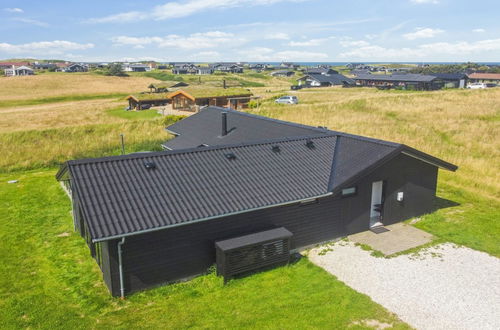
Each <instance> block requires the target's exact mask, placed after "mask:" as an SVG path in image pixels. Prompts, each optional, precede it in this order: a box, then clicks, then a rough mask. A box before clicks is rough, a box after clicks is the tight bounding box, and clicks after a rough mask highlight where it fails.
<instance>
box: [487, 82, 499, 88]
mask: <svg viewBox="0 0 500 330" xmlns="http://www.w3.org/2000/svg"><path fill="white" fill-rule="evenodd" d="M486 87H488V88H492V87H498V85H497V84H495V83H487V84H486Z"/></svg>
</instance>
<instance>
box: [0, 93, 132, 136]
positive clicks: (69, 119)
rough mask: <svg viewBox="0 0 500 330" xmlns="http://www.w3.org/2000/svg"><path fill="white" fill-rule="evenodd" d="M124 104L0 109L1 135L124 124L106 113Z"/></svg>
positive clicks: (105, 101)
mask: <svg viewBox="0 0 500 330" xmlns="http://www.w3.org/2000/svg"><path fill="white" fill-rule="evenodd" d="M125 104H126V101H124V100H119V99H103V100H89V101H75V102H57V103H48V104H40V105H30V106H18V107H9V108H0V133H9V132H19V131H28V130H45V129H51V128H60V127H68V126H80V125H91V124H105V123H115V122H123V121H124V119H121V118H117V117H115V116H109V114H108V110H109V109H112V108H118V107H124V106H125Z"/></svg>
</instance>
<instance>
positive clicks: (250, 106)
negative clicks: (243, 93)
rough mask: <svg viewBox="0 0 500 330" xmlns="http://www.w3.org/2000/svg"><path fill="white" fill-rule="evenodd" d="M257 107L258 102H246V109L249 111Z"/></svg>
mask: <svg viewBox="0 0 500 330" xmlns="http://www.w3.org/2000/svg"><path fill="white" fill-rule="evenodd" d="M258 106H259V102H257V101H256V100H250V102H248V107H249V108H250V109H255V108H257V107H258Z"/></svg>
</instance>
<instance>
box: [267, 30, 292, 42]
mask: <svg viewBox="0 0 500 330" xmlns="http://www.w3.org/2000/svg"><path fill="white" fill-rule="evenodd" d="M264 39H269V40H288V39H290V37H289V36H288V34H286V33H283V32H277V33H270V34H267V35H265V36H264Z"/></svg>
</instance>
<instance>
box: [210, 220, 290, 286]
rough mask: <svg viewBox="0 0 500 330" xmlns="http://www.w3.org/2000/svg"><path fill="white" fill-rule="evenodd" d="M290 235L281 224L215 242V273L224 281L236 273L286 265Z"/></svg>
mask: <svg viewBox="0 0 500 330" xmlns="http://www.w3.org/2000/svg"><path fill="white" fill-rule="evenodd" d="M292 236H293V234H292V233H291V232H289V231H288V230H287V229H285V228H283V227H280V228H276V229H271V230H266V231H261V232H258V233H253V234H250V235H245V236H239V237H234V238H230V239H226V240H223V241H218V242H216V243H215V249H216V262H217V275H222V276H223V277H224V283H226V282H227V281H228V280H229V279H231V278H233V277H234V276H235V275H240V274H244V273H248V272H252V271H256V270H260V269H264V268H266V269H267V268H271V267H276V266H281V265H286V264H287V263H288V261H289V258H290V246H291V239H292Z"/></svg>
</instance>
